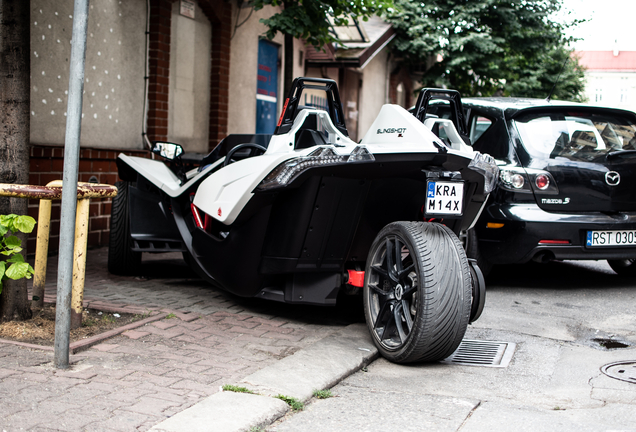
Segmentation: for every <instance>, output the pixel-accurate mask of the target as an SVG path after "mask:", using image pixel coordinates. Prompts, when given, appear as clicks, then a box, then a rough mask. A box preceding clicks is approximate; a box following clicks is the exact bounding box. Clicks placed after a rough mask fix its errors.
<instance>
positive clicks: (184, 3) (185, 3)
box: [179, 0, 194, 19]
mask: <svg viewBox="0 0 636 432" xmlns="http://www.w3.org/2000/svg"><path fill="white" fill-rule="evenodd" d="M179 13H180V14H181V15H183V16H186V17H188V18H192V19H194V0H181V10H180V11H179Z"/></svg>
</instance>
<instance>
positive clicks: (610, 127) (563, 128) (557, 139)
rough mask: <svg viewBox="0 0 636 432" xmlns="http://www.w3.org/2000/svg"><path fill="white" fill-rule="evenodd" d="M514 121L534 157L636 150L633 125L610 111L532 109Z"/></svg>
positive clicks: (595, 156)
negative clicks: (536, 111)
mask: <svg viewBox="0 0 636 432" xmlns="http://www.w3.org/2000/svg"><path fill="white" fill-rule="evenodd" d="M513 124H514V125H515V127H516V129H517V131H518V132H519V135H520V136H521V140H522V142H523V146H524V147H525V148H526V150H527V151H528V153H530V155H531V156H533V157H539V158H552V159H555V158H566V159H569V160H579V161H586V162H593V161H596V160H600V159H602V158H604V157H605V156H606V155H607V154H608V153H611V152H615V151H621V150H636V138H635V134H636V125H635V124H634V122H633V121H632V120H630V119H628V118H627V117H621V116H619V115H615V114H613V113H603V112H590V111H583V112H576V111H563V112H550V113H532V114H527V115H524V116H520V117H517V118H515V119H514V120H513Z"/></svg>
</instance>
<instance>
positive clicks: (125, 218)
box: [108, 181, 141, 276]
mask: <svg viewBox="0 0 636 432" xmlns="http://www.w3.org/2000/svg"><path fill="white" fill-rule="evenodd" d="M115 185H116V186H117V196H115V198H113V202H112V206H111V213H110V237H109V241H108V271H109V272H110V273H112V274H116V275H122V276H128V275H132V274H135V273H136V272H138V271H139V266H140V264H141V252H135V251H133V250H132V247H133V241H132V237H131V236H130V210H129V205H128V201H129V199H128V188H129V186H130V184H129V182H125V181H124V182H122V181H119V182H117V183H115Z"/></svg>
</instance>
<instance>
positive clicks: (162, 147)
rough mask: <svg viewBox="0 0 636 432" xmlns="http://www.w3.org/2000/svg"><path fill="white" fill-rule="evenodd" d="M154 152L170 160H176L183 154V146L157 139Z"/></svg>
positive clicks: (153, 148)
mask: <svg viewBox="0 0 636 432" xmlns="http://www.w3.org/2000/svg"><path fill="white" fill-rule="evenodd" d="M152 152H153V153H156V154H158V155H159V156H161V157H164V158H166V159H168V160H175V159H177V158H178V157H179V156H181V155H182V154H183V147H181V146H180V145H179V144H175V143H170V142H162V141H155V143H154V146H153V147H152Z"/></svg>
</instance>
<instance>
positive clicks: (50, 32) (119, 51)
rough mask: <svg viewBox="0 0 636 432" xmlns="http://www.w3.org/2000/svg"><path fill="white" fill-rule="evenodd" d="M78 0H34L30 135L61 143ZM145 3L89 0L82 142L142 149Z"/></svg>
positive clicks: (43, 141) (38, 141) (141, 0)
mask: <svg viewBox="0 0 636 432" xmlns="http://www.w3.org/2000/svg"><path fill="white" fill-rule="evenodd" d="M72 15H73V0H56V1H51V0H31V142H32V143H34V144H56V145H62V144H64V137H65V130H66V110H67V103H68V80H69V58H70V55H71V43H70V40H71V34H72V30H73V19H72ZM145 30H146V2H145V1H144V0H125V1H124V0H100V1H99V2H91V4H90V6H89V16H88V34H87V47H86V69H85V80H84V94H83V109H82V129H81V131H82V135H81V145H82V146H86V147H100V148H106V147H110V148H122V149H126V148H129V149H141V148H142V147H143V141H142V135H141V133H142V122H143V97H144V79H143V77H144V62H145Z"/></svg>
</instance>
